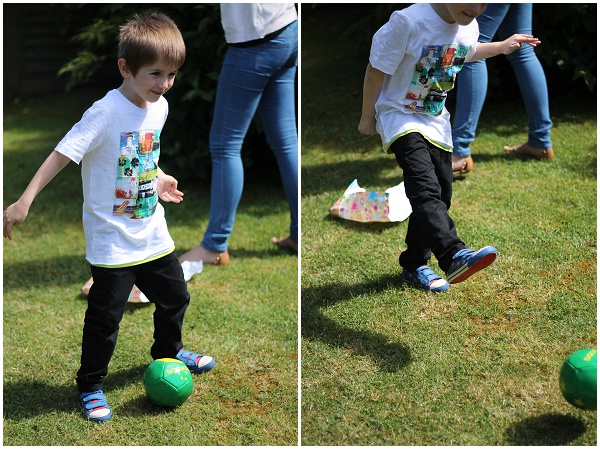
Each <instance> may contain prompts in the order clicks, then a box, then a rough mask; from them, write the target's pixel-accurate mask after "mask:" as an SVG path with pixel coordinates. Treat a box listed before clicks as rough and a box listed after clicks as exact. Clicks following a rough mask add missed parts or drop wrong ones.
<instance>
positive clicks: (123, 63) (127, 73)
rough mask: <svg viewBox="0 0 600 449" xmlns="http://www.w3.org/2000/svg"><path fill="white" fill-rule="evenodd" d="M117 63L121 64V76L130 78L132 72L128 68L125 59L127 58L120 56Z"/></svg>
mask: <svg viewBox="0 0 600 449" xmlns="http://www.w3.org/2000/svg"><path fill="white" fill-rule="evenodd" d="M117 64H118V66H119V72H121V76H122V77H123V78H130V77H131V72H130V71H129V69H128V68H127V61H125V58H119V60H118V61H117Z"/></svg>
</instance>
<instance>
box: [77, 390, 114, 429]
mask: <svg viewBox="0 0 600 449" xmlns="http://www.w3.org/2000/svg"><path fill="white" fill-rule="evenodd" d="M79 402H80V404H81V407H82V408H83V414H84V415H85V417H86V418H87V419H88V420H90V421H95V422H101V421H108V420H109V419H110V418H112V410H111V409H110V407H109V406H108V403H107V402H106V398H105V397H104V393H102V390H98V391H92V392H87V393H79Z"/></svg>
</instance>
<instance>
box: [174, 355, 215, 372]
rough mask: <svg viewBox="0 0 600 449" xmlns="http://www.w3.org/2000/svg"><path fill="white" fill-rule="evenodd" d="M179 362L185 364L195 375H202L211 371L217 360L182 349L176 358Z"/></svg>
mask: <svg viewBox="0 0 600 449" xmlns="http://www.w3.org/2000/svg"><path fill="white" fill-rule="evenodd" d="M175 358H176V359H177V360H181V361H182V362H183V363H185V366H187V367H188V368H189V370H190V371H191V372H192V373H194V374H202V373H205V372H207V371H210V370H211V369H212V367H213V366H215V363H216V362H215V359H213V358H212V357H209V356H207V355H202V354H194V353H193V352H190V351H186V350H185V349H181V350H180V351H179V352H178V353H177V355H176V356H175Z"/></svg>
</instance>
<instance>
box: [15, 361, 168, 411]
mask: <svg viewBox="0 0 600 449" xmlns="http://www.w3.org/2000/svg"><path fill="white" fill-rule="evenodd" d="M146 366H147V365H138V366H135V367H132V368H129V369H125V370H120V371H115V372H114V373H112V372H111V373H110V374H109V376H108V377H107V380H106V381H105V383H104V393H105V394H107V395H110V392H111V391H114V390H121V389H122V388H124V387H125V386H127V385H130V384H133V383H139V385H140V388H139V390H140V396H139V397H137V398H135V399H133V400H130V401H128V402H126V403H125V404H124V405H120V406H119V407H118V409H119V410H118V413H119V414H121V415H124V416H142V415H144V416H146V415H158V414H161V413H164V411H165V410H169V409H168V408H164V407H159V406H156V405H154V404H152V402H150V400H149V399H148V398H147V397H146V394H145V392H144V387H143V380H142V379H143V376H144V371H145V369H146ZM3 400H4V408H3V413H4V419H5V420H12V421H19V420H27V419H31V418H34V417H36V416H41V415H50V414H54V413H56V412H65V413H70V412H72V411H73V410H77V411H79V399H78V393H77V387H76V386H75V385H71V384H69V385H56V384H49V383H44V382H39V381H33V382H32V381H27V380H19V381H17V382H10V381H9V382H5V383H4V397H3ZM108 402H109V404H110V403H111V401H110V397H109V398H108ZM113 411H114V409H113Z"/></svg>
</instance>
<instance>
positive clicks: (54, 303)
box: [3, 91, 298, 446]
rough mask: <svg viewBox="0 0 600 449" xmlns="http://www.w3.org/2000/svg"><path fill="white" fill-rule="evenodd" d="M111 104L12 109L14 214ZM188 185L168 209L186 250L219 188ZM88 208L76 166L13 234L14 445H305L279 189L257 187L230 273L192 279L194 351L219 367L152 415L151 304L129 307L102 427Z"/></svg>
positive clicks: (49, 101) (9, 356) (8, 439)
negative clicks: (93, 362)
mask: <svg viewBox="0 0 600 449" xmlns="http://www.w3.org/2000/svg"><path fill="white" fill-rule="evenodd" d="M102 94H103V93H99V92H88V91H80V92H75V93H72V94H68V95H65V94H57V95H55V96H50V97H47V98H36V99H35V100H26V99H23V100H22V101H20V102H19V103H10V104H5V105H4V154H3V160H4V172H3V175H4V182H3V186H4V195H3V201H4V207H6V206H8V205H9V204H10V203H12V202H13V201H15V200H16V199H17V198H18V197H19V195H20V194H21V193H22V192H23V190H24V189H25V187H26V186H27V184H28V182H29V180H30V179H31V177H32V176H33V174H34V173H35V171H36V170H37V168H38V167H39V165H40V164H41V162H42V161H43V160H44V159H45V158H46V156H47V155H48V154H49V153H50V151H52V149H53V146H54V145H55V144H56V143H58V141H59V140H60V139H61V138H62V136H63V135H64V134H65V133H66V132H67V131H68V130H69V129H70V127H71V126H72V125H73V124H74V123H75V122H76V121H78V120H79V118H80V117H81V114H82V113H83V112H84V110H85V109H87V108H88V107H89V106H90V105H91V103H92V102H93V101H95V100H96V99H98V98H99V97H100V95H102ZM169 100H170V101H171V102H173V101H175V100H174V99H169ZM167 126H168V121H167ZM190 126H191V125H190ZM164 145H168V142H164ZM172 174H173V175H174V176H175V177H177V173H172ZM180 189H181V190H182V191H184V192H185V194H186V196H185V202H184V203H182V204H165V208H166V216H167V221H168V223H169V228H170V232H171V235H172V237H173V239H174V240H175V242H176V245H177V248H178V251H179V252H180V253H181V252H183V251H186V250H187V249H189V248H191V247H192V246H195V245H197V243H198V242H199V240H200V238H201V236H202V232H203V231H204V229H205V227H206V225H207V223H208V211H209V188H208V186H206V185H193V184H189V183H186V184H182V183H180ZM81 204H82V195H81V178H80V173H79V167H77V166H76V165H75V164H69V166H67V168H65V170H63V172H61V173H60V174H59V175H58V177H57V178H56V179H55V180H54V181H52V182H51V184H50V185H49V186H47V187H46V189H45V190H44V191H43V192H42V193H41V194H40V195H39V196H38V198H37V200H36V201H35V202H34V204H33V206H32V208H31V210H30V214H29V217H28V218H27V220H26V221H25V222H24V223H23V224H22V225H20V226H17V227H16V228H14V229H13V241H8V240H5V241H4V269H3V275H4V284H3V294H4V307H3V310H4V321H3V322H4V335H3V339H4V340H3V343H4V355H3V363H4V365H3V366H4V379H3V380H4V384H3V386H4V409H3V416H4V423H3V433H4V439H3V443H4V445H7V446H11V445H24V446H37V445H44V446H50V445H59V446H70V445H79V446H85V445H119V446H136V445H157V446H167V445H169V446H172V445H175V446H184V445H192V446H194V445H198V446H203V445H208V446H210V445H229V446H237V445H261V446H262V445H265V446H266V445H296V444H297V441H298V310H297V309H298V302H297V297H298V282H297V280H298V258H297V257H296V256H295V255H291V254H289V253H287V252H284V251H280V250H278V249H277V248H275V247H274V246H273V245H272V244H271V243H270V238H271V237H272V236H279V235H285V234H284V233H285V232H286V230H287V229H288V226H289V212H288V208H287V203H286V201H285V197H284V195H283V189H282V188H281V187H279V185H277V184H264V185H251V186H247V187H246V189H245V191H244V195H243V199H242V203H241V205H240V208H239V212H238V214H237V217H236V227H235V229H234V232H233V235H232V237H231V241H230V253H231V256H232V263H231V265H230V266H228V267H212V266H210V267H205V268H204V271H203V272H202V273H200V274H197V275H196V276H194V277H193V278H192V279H191V280H190V281H189V283H188V286H189V290H190V295H191V298H192V300H191V303H190V306H189V308H188V310H187V313H186V317H185V322H184V344H185V347H186V348H188V349H194V350H196V351H200V352H204V353H206V354H209V355H212V356H213V357H215V358H216V360H217V365H216V367H215V368H214V369H213V370H212V371H211V372H210V373H207V374H205V375H203V376H199V377H198V376H195V377H194V379H195V388H194V393H193V394H192V396H191V397H190V399H188V400H187V402H185V403H184V404H183V405H182V406H181V407H178V408H175V409H172V410H170V409H164V408H161V407H158V406H155V405H153V404H152V403H151V402H150V401H149V400H148V399H147V398H146V396H145V393H144V388H143V384H142V376H143V373H144V370H145V368H146V366H147V365H148V364H149V363H150V362H151V361H152V360H151V358H150V354H149V351H150V346H151V344H152V341H153V337H152V333H153V324H152V313H153V310H154V306H152V305H147V306H142V307H130V308H128V310H127V312H126V314H125V316H124V318H123V321H122V323H121V331H120V335H119V341H118V344H117V348H116V351H115V354H114V356H113V358H112V361H111V364H110V372H109V375H108V377H107V379H106V382H105V393H106V396H107V399H108V401H109V404H110V405H111V406H112V408H113V413H114V416H113V419H112V420H111V421H109V422H107V423H103V424H95V423H90V422H86V421H85V420H84V419H83V417H82V415H81V413H80V411H79V406H78V401H77V390H76V386H75V383H74V379H75V373H76V371H77V369H78V368H79V358H80V354H81V349H80V348H81V346H80V345H81V331H82V326H83V316H84V313H85V309H86V301H85V298H84V297H83V296H82V295H81V294H80V293H79V289H80V287H81V286H82V285H83V283H85V281H86V280H87V279H88V278H89V276H90V270H89V266H88V264H87V262H86V260H85V240H84V235H83V229H82V224H81Z"/></svg>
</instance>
